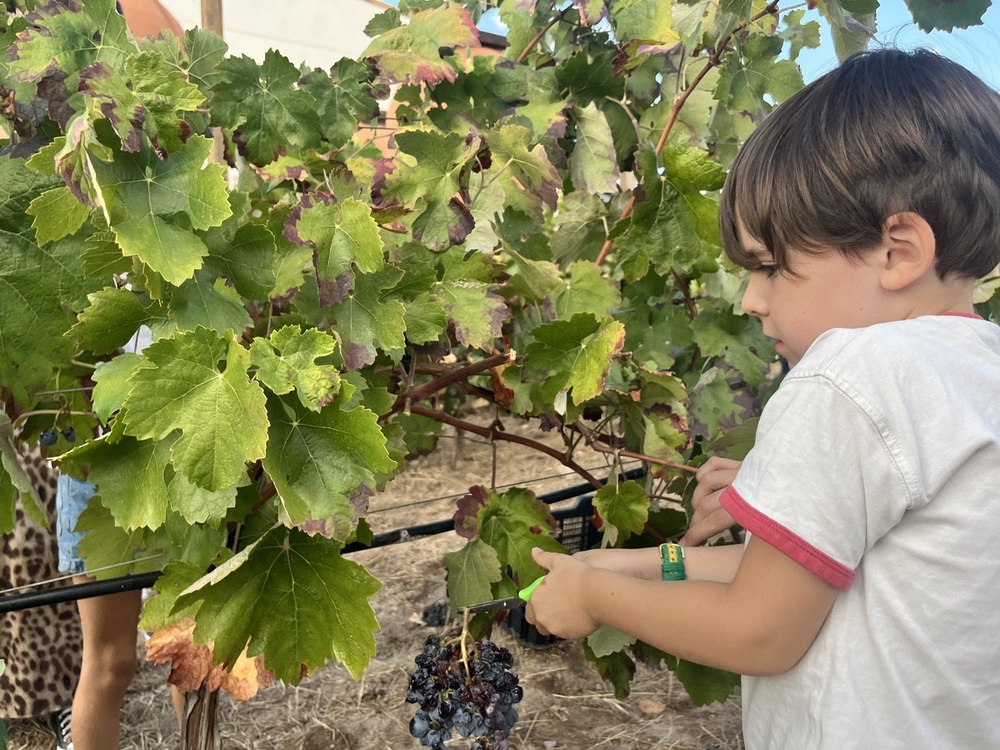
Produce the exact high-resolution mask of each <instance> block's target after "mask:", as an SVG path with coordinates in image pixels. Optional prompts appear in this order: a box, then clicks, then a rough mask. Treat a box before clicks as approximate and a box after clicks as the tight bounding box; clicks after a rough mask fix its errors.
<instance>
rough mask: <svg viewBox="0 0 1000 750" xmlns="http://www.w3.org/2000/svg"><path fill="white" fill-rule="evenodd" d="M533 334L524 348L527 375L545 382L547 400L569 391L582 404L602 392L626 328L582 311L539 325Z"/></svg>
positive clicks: (529, 378) (618, 323)
mask: <svg viewBox="0 0 1000 750" xmlns="http://www.w3.org/2000/svg"><path fill="white" fill-rule="evenodd" d="M534 336H535V342H534V343H532V344H529V345H528V346H527V347H526V348H525V350H524V374H525V377H526V378H527V379H528V380H534V381H544V392H545V393H544V395H545V398H546V399H547V402H548V403H552V402H553V401H554V400H555V399H556V395H557V394H558V393H559V392H566V393H567V395H569V396H570V397H571V398H572V399H573V403H574V404H577V405H579V404H582V403H583V402H584V401H587V400H589V399H592V398H594V397H595V396H597V395H598V394H600V393H601V390H602V388H603V385H604V378H605V376H606V375H607V373H608V368H609V367H610V366H611V360H612V358H613V357H614V356H615V355H616V354H617V353H618V352H619V351H621V348H622V345H623V343H624V341H625V327H624V326H623V325H622V324H621V323H620V322H618V321H607V322H604V323H601V322H599V321H598V320H597V319H596V318H595V317H594V316H593V315H592V314H589V313H582V314H580V315H574V316H573V317H572V318H571V319H570V320H556V321H553V322H551V323H546V324H544V325H540V326H538V327H537V328H536V329H535V330H534Z"/></svg>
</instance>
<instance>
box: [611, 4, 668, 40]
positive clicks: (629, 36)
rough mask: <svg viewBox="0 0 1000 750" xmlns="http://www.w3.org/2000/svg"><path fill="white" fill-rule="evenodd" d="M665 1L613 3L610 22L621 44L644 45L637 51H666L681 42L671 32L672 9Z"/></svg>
mask: <svg viewBox="0 0 1000 750" xmlns="http://www.w3.org/2000/svg"><path fill="white" fill-rule="evenodd" d="M672 4H673V3H671V2H666V1H665V0H616V2H615V3H614V4H613V5H612V6H611V21H612V23H613V24H614V27H615V32H616V34H617V36H618V38H619V39H621V40H622V41H629V40H633V39H634V40H639V41H642V42H647V44H646V45H644V46H643V47H640V48H639V50H638V51H639V52H640V53H642V52H665V51H667V50H669V49H670V48H671V47H673V46H675V45H676V44H678V43H679V42H680V37H679V36H678V35H677V32H676V31H674V29H673V18H672V14H671V6H672Z"/></svg>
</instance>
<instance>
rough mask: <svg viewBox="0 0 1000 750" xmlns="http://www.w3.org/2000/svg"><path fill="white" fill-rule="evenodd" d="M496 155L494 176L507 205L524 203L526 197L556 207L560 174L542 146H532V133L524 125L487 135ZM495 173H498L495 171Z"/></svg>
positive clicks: (507, 125)
mask: <svg viewBox="0 0 1000 750" xmlns="http://www.w3.org/2000/svg"><path fill="white" fill-rule="evenodd" d="M487 143H488V144H489V147H490V150H491V151H492V152H493V164H492V166H491V167H490V170H491V172H490V173H491V174H496V176H497V178H498V179H499V180H500V182H501V184H502V185H503V187H504V194H505V195H506V196H507V199H508V202H510V203H511V204H513V205H518V204H523V202H524V200H525V194H527V197H528V198H529V199H530V198H534V199H535V200H536V201H540V202H539V203H538V204H537V205H538V207H539V209H540V207H541V205H542V204H544V205H546V206H549V207H550V208H555V205H556V200H557V197H558V191H559V190H560V188H561V187H562V181H561V180H560V178H559V173H558V172H557V171H556V169H555V167H554V166H552V162H551V161H550V160H549V157H548V155H547V154H546V153H545V149H544V148H543V147H542V145H541V144H540V143H539V144H536V145H535V146H534V147H532V146H531V131H530V130H529V129H528V128H526V127H524V126H523V125H515V124H505V125H501V126H500V127H498V128H497V129H496V130H495V131H494V132H492V133H490V134H489V135H488V136H487ZM493 170H495V172H494V171H493Z"/></svg>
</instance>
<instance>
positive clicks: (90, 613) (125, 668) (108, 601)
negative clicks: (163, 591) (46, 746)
mask: <svg viewBox="0 0 1000 750" xmlns="http://www.w3.org/2000/svg"><path fill="white" fill-rule="evenodd" d="M89 580H91V579H89V578H87V577H85V576H78V577H76V578H74V581H75V582H76V583H85V582H86V581H89ZM77 604H78V606H79V608H80V625H81V626H82V629H83V666H82V667H81V669H80V681H79V683H78V684H77V687H76V695H75V696H74V697H73V726H72V736H73V747H74V749H75V750H118V747H119V738H120V735H121V709H122V704H123V703H124V701H125V692H126V691H127V690H128V686H129V683H130V682H131V681H132V677H133V676H134V675H135V669H136V653H135V647H136V636H137V634H138V630H139V610H140V607H141V606H142V592H141V591H125V592H123V593H120V594H109V595H107V596H98V597H94V598H91V599H81V600H80V601H79V602H77Z"/></svg>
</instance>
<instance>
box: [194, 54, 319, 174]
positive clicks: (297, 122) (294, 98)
mask: <svg viewBox="0 0 1000 750" xmlns="http://www.w3.org/2000/svg"><path fill="white" fill-rule="evenodd" d="M219 68H220V70H221V71H222V73H223V74H224V76H225V79H226V80H225V82H224V83H220V84H218V85H217V86H216V87H215V97H214V99H213V100H212V123H213V124H215V125H219V126H221V127H224V128H232V129H234V130H235V131H236V138H237V141H238V142H239V143H240V145H241V146H242V147H243V148H244V149H245V150H246V153H247V154H248V155H249V156H250V158H251V159H252V160H253V162H254V163H255V164H262V165H263V164H267V163H268V162H270V161H271V160H273V159H274V157H275V155H276V154H277V153H278V152H279V150H281V149H283V148H285V147H286V146H287V145H288V144H291V145H294V146H300V147H302V148H317V147H318V146H319V137H318V136H319V116H318V115H317V113H316V100H315V99H313V97H312V95H311V94H309V93H308V92H307V91H304V90H302V89H300V88H298V86H297V84H298V80H299V70H298V68H296V67H295V66H294V65H292V63H291V62H289V60H288V58H286V57H285V56H284V55H282V54H281V53H279V52H276V51H275V50H273V49H269V50H268V51H267V52H266V53H265V55H264V64H263V66H261V65H258V64H257V62H256V61H255V60H253V59H252V58H250V57H247V56H246V55H241V56H240V57H227V58H226V59H225V60H223V61H222V63H221V64H220V66H219Z"/></svg>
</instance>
